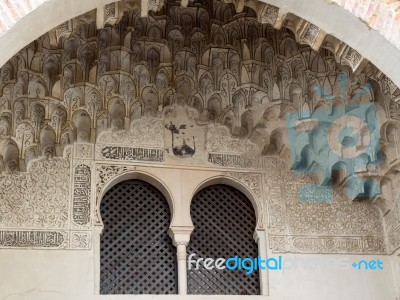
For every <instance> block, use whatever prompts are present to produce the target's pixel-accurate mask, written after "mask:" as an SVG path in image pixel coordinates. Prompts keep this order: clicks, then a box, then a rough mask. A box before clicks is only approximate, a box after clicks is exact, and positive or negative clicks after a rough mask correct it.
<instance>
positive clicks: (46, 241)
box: [0, 230, 67, 248]
mask: <svg viewBox="0 0 400 300" xmlns="http://www.w3.org/2000/svg"><path fill="white" fill-rule="evenodd" d="M66 241H67V235H66V233H62V232H58V231H35V230H32V231H0V248H28V247H29V248H65V247H66Z"/></svg>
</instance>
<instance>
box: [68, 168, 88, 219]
mask: <svg viewBox="0 0 400 300" xmlns="http://www.w3.org/2000/svg"><path fill="white" fill-rule="evenodd" d="M90 196H91V171H90V167H89V166H86V165H83V164H81V165H78V166H77V167H76V168H75V171H74V197H73V203H72V220H73V222H74V223H75V224H78V225H81V226H82V225H88V224H90Z"/></svg>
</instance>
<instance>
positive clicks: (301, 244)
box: [269, 236, 386, 254]
mask: <svg viewBox="0 0 400 300" xmlns="http://www.w3.org/2000/svg"><path fill="white" fill-rule="evenodd" d="M269 240H270V247H271V249H272V252H274V253H310V254H314V253H315V254H322V253H323V254H336V253H346V254H384V253H386V249H385V242H384V238H383V237H340V236H332V237H327V236H270V239H269Z"/></svg>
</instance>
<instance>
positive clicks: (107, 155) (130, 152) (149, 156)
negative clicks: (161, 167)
mask: <svg viewBox="0 0 400 300" xmlns="http://www.w3.org/2000/svg"><path fill="white" fill-rule="evenodd" d="M98 155H99V157H100V158H101V159H110V160H128V161H153V162H162V161H164V151H163V150H162V149H146V148H130V147H117V146H102V147H100V149H99V153H98Z"/></svg>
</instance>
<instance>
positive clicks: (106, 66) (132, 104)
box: [0, 1, 400, 253]
mask: <svg viewBox="0 0 400 300" xmlns="http://www.w3.org/2000/svg"><path fill="white" fill-rule="evenodd" d="M161 2H162V1H159V2H158V1H153V2H151V3H150V2H149V3H147V4H148V5H150V6H151V9H154V10H155V11H157V12H155V13H154V14H151V15H150V16H149V17H148V18H142V17H141V15H140V11H139V10H138V9H137V7H135V6H134V5H129V3H125V4H123V5H122V6H121V5H120V4H121V3H120V4H111V5H109V6H107V7H106V9H105V16H104V18H105V20H104V21H105V22H106V23H107V24H108V25H110V24H113V25H114V23H115V26H106V27H105V28H102V29H101V30H97V29H96V27H95V24H94V19H93V16H92V15H91V14H89V15H88V16H87V17H85V18H86V21H85V22H82V19H79V20H75V21H76V22H75V21H74V22H67V23H66V24H62V25H61V27H59V28H58V29H57V30H56V34H58V39H59V43H58V45H59V48H57V44H54V41H51V40H50V38H49V36H47V35H45V36H43V37H41V38H40V39H38V40H37V41H36V42H35V43H33V44H31V45H29V46H28V47H26V48H24V49H23V50H21V51H20V52H19V53H18V54H17V55H16V56H15V57H14V58H12V59H11V60H10V61H9V62H8V63H7V64H6V65H4V66H3V67H2V68H1V70H0V79H1V80H0V92H1V93H0V94H1V97H0V171H1V177H0V187H1V190H0V226H1V227H4V228H9V227H12V228H14V227H18V228H19V227H22V228H28V229H30V230H31V229H32V228H62V229H69V230H70V231H69V233H70V237H69V244H68V245H69V247H70V248H74V249H88V248H90V247H91V246H90V239H91V236H90V232H89V229H90V226H91V225H92V220H90V219H91V217H90V210H91V207H90V205H96V204H98V203H94V200H93V199H92V202H91V203H90V201H89V198H88V197H89V196H90V194H91V192H93V193H92V194H94V191H91V189H90V187H91V186H92V184H93V186H94V185H95V186H96V200H97V201H99V200H100V199H98V197H100V194H101V192H102V191H103V188H104V186H105V185H106V184H107V183H108V182H109V181H110V180H111V179H112V178H114V177H115V176H116V175H119V174H121V173H123V172H126V171H128V170H133V168H134V165H135V164H142V165H147V164H149V165H152V166H155V165H158V164H164V166H163V167H168V164H170V165H171V164H173V165H174V166H177V165H178V166H182V165H184V166H185V167H193V166H195V165H196V166H201V167H204V168H207V167H209V168H212V167H213V166H214V167H218V169H226V170H227V171H228V172H229V174H230V175H231V176H234V177H235V178H238V180H240V181H242V182H243V183H244V184H245V185H246V186H247V187H249V189H251V190H252V191H253V193H254V194H255V195H256V196H257V198H258V201H260V202H261V205H260V207H263V214H264V218H265V220H262V221H261V222H263V226H264V225H265V226H267V225H268V228H269V229H268V230H269V234H270V237H271V241H274V243H272V244H271V245H272V248H273V250H274V251H278V252H279V251H285V252H302V251H304V252H305V253H321V252H323V253H333V252H336V253H345V252H346V251H347V252H348V253H374V252H376V253H382V252H384V251H385V247H384V246H385V245H384V239H382V237H383V236H384V229H383V225H382V220H381V217H380V214H379V211H378V208H377V207H380V209H381V210H382V213H385V214H386V215H385V227H386V229H387V233H388V241H389V249H390V251H392V250H394V249H395V248H396V247H399V246H400V243H399V242H398V239H397V237H396V234H395V233H396V232H398V231H397V230H398V228H399V226H400V209H398V204H396V203H397V202H396V201H395V199H393V197H392V196H391V195H393V194H395V191H396V190H395V189H393V186H394V185H393V184H392V185H389V184H387V183H386V181H385V180H388V178H389V179H390V180H392V179H393V176H394V175H391V174H389V173H390V172H391V170H393V169H394V168H395V166H396V164H397V163H398V162H397V160H398V159H399V158H400V155H399V153H400V144H399V140H400V139H399V137H400V135H399V133H400V126H399V124H398V123H397V121H398V120H399V119H400V117H399V116H400V113H399V105H398V104H397V101H398V98H397V95H398V88H397V87H396V86H395V85H394V84H393V82H391V81H390V79H388V78H387V77H386V76H385V75H383V74H382V73H381V72H380V71H379V70H377V69H376V68H375V67H374V66H373V65H371V64H368V63H367V62H366V61H365V60H364V58H363V57H362V56H361V55H360V54H359V53H358V52H357V51H356V50H354V49H351V48H350V47H348V46H347V45H338V44H336V43H334V42H332V43H325V44H324V45H323V47H324V50H321V51H315V50H313V49H317V48H318V47H316V44H318V43H322V36H323V35H324V33H323V32H321V30H320V29H319V28H318V27H316V26H314V25H313V24H310V23H307V22H303V21H299V20H298V19H296V18H295V17H293V16H292V17H291V16H287V18H288V20H290V22H286V23H285V26H281V25H282V24H280V21H282V20H283V19H284V18H283V16H280V15H279V10H278V9H277V8H276V7H273V6H271V5H266V4H262V5H260V6H259V9H258V10H257V11H255V10H253V9H251V4H250V3H247V2H246V5H248V6H249V7H247V8H245V9H243V7H242V6H243V5H244V3H241V4H240V5H239V3H236V2H235V3H236V9H235V6H234V5H232V4H227V3H223V2H222V1H214V3H213V4H212V5H205V4H201V3H197V4H193V3H188V7H182V6H179V5H176V4H175V3H172V2H171V3H164V5H166V10H161V11H159V10H158V8H159V7H160V5H162V3H161ZM242 4H243V5H242ZM239 6H240V7H239ZM253 8H254V7H253ZM242 9H243V11H242V13H240V14H239V13H237V12H236V10H242ZM165 12H168V13H167V14H164V13H165ZM118 20H119V21H118ZM260 21H261V23H264V24H261V23H260ZM267 23H268V24H267ZM270 24H272V25H273V26H271V25H270ZM70 27H74V30H73V31H71V30H72V29H71V28H70ZM275 28H281V29H279V30H277V29H275ZM297 41H300V42H302V43H307V44H309V45H311V46H312V48H310V47H308V46H304V45H303V46H300V45H299V44H298V43H297ZM336 46H337V47H336ZM338 62H340V64H339V63H338ZM355 71H357V72H355ZM350 102H352V103H353V104H356V105H360V104H365V103H374V104H376V107H377V110H376V115H375V114H374V115H372V114H371V113H370V112H369V115H368V114H366V115H367V116H370V117H371V116H372V117H374V118H375V120H376V119H377V115H379V122H378V123H377V124H376V126H377V127H379V130H378V131H379V132H382V136H381V138H380V141H379V142H380V144H381V145H382V149H381V151H379V153H377V155H376V156H377V157H363V158H362V159H360V161H359V162H358V163H357V164H358V165H357V167H359V170H357V173H356V175H355V176H359V177H360V178H367V179H368V178H374V180H377V181H378V182H379V183H380V185H381V186H382V187H385V188H387V189H388V192H385V193H382V195H379V196H378V195H376V197H375V198H379V199H380V201H381V200H382V201H381V202H382V203H384V205H383V204H382V205H379V203H378V204H377V203H376V202H374V204H375V205H371V203H370V202H371V201H376V199H375V198H374V199H367V200H366V199H361V198H362V197H358V198H357V196H358V195H357V196H356V197H354V198H353V199H356V200H357V201H359V202H357V203H350V202H349V201H348V199H346V197H345V196H343V195H342V190H343V186H344V184H343V183H346V182H347V181H348V180H349V178H348V177H346V176H343V177H340V176H339V177H340V178H339V179H340V182H339V183H338V184H337V186H335V188H334V193H333V194H334V199H333V200H334V201H333V202H332V203H299V202H298V192H299V188H300V187H301V186H303V185H305V184H309V183H318V178H317V176H314V175H303V176H297V175H295V174H292V173H291V171H289V168H291V167H292V168H293V167H295V166H299V165H300V166H303V167H304V169H306V170H310V169H312V167H313V163H314V165H315V163H316V160H315V159H314V160H313V155H314V157H315V156H316V155H317V154H316V153H320V152H319V150H320V149H322V148H321V147H319V146H320V142H321V139H320V138H319V137H318V136H316V135H314V134H311V133H309V134H308V135H307V138H306V139H305V141H306V142H305V143H304V144H296V145H295V146H294V147H295V148H296V151H294V152H293V153H294V155H293V156H294V159H292V161H291V160H290V158H291V157H290V154H293V153H290V147H291V145H290V141H289V139H288V134H287V129H288V128H287V127H288V125H287V124H288V123H287V119H288V116H291V117H293V116H295V117H296V116H297V117H298V119H297V121H298V122H297V123H296V124H295V125H296V128H297V126H298V128H299V129H301V130H304V131H308V132H311V130H310V128H311V126H312V125H313V124H314V123H313V120H312V117H313V116H315V112H316V111H319V110H326V111H329V112H332V113H333V112H335V111H336V110H338V107H340V105H342V104H343V103H344V104H349V103H350ZM364 138H365V135H364V133H363V135H362V136H361V139H364ZM70 145H74V146H73V148H71V146H70ZM329 146H330V144H329ZM292 148H293V145H292ZM332 148H334V147H332ZM71 149H72V150H71ZM334 150H337V149H336V148H334ZM339 150H341V149H339ZM71 151H72V152H71ZM338 152H340V151H338ZM63 154H64V157H68V159H67V158H60V157H61V156H62V155H63ZM378 156H380V157H381V158H382V160H383V162H382V164H381V165H379V167H378V166H376V165H375V166H373V164H372V163H373V162H377V161H378ZM38 157H41V158H39V159H38ZM44 157H46V158H44ZM292 158H293V157H292ZM69 159H73V160H74V162H73V163H72V166H73V168H70V161H69ZM89 160H91V161H92V165H89V164H88V163H87V162H88V161H89ZM104 163H107V165H103V164H104ZM119 163H123V164H124V165H117V164H119ZM111 164H115V165H111ZM27 166H30V167H29V170H28V172H27V173H24V172H25V171H26V170H27ZM232 168H240V169H248V171H249V172H259V173H257V175H255V173H254V174H253V173H245V172H244V173H243V172H242V173H240V172H239V173H238V172H235V171H232ZM94 171H96V175H94V174H93V175H94V176H93V178H95V179H93V180H96V182H93V183H92V182H91V175H90V172H94ZM242 171H243V170H242ZM328 171H329V172H328V173H329V175H331V173H330V172H331V171H332V170H328ZM334 171H336V169H335V170H334ZM260 174H262V175H260ZM340 175H343V174H340ZM357 188H360V191H361V190H362V188H361V187H359V186H357ZM321 191H322V192H323V190H321ZM314 192H315V191H314ZM360 194H362V193H361V192H360ZM313 196H315V198H317V197H322V195H319V194H318V193H314V195H313ZM353 199H352V200H353ZM315 200H318V199H315ZM68 212H70V216H71V218H70V220H69V219H68ZM96 217H97V219H96V220H95V223H96V224H98V222H99V220H100V219H99V216H98V215H97V216H96ZM349 219H351V221H349ZM365 220H368V221H367V222H366V221H365ZM69 222H70V223H69ZM71 222H72V223H71ZM264 223H268V224H264ZM79 226H81V227H82V226H83V228H81V227H79ZM86 229H87V231H84V230H86ZM78 230H79V231H78ZM72 231H74V232H72ZM275 245H277V246H275ZM280 249H282V250H280ZM335 249H336V250H335Z"/></svg>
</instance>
